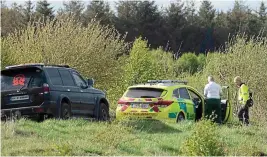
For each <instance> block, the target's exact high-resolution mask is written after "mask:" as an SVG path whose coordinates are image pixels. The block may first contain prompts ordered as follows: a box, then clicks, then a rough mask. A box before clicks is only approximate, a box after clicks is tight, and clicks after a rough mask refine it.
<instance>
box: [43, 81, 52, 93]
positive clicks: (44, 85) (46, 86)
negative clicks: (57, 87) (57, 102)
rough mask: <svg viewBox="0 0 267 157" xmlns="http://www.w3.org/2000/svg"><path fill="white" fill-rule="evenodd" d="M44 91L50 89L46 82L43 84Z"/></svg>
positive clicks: (46, 91)
mask: <svg viewBox="0 0 267 157" xmlns="http://www.w3.org/2000/svg"><path fill="white" fill-rule="evenodd" d="M43 89H44V93H45V94H47V93H49V91H50V88H49V85H48V84H47V83H44V84H43Z"/></svg>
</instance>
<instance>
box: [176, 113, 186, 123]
mask: <svg viewBox="0 0 267 157" xmlns="http://www.w3.org/2000/svg"><path fill="white" fill-rule="evenodd" d="M184 120H185V117H184V114H183V113H182V112H180V113H179V114H178V116H177V119H176V122H177V123H179V122H182V121H184Z"/></svg>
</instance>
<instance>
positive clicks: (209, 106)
mask: <svg viewBox="0 0 267 157" xmlns="http://www.w3.org/2000/svg"><path fill="white" fill-rule="evenodd" d="M213 112H214V113H213ZM204 113H205V117H206V118H208V119H212V121H215V122H217V123H219V124H221V123H222V108H221V100H220V99H206V103H205V112H204Z"/></svg>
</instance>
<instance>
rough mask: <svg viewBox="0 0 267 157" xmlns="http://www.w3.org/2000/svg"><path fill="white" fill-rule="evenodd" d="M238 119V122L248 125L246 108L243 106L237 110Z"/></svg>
mask: <svg viewBox="0 0 267 157" xmlns="http://www.w3.org/2000/svg"><path fill="white" fill-rule="evenodd" d="M238 118H239V121H240V122H242V123H244V124H249V113H248V107H246V106H243V107H242V108H241V109H239V111H238Z"/></svg>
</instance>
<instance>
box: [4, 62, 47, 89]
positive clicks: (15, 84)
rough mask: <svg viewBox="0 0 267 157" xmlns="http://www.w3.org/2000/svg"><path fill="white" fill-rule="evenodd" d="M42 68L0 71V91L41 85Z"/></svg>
mask: <svg viewBox="0 0 267 157" xmlns="http://www.w3.org/2000/svg"><path fill="white" fill-rule="evenodd" d="M42 85H43V80H42V70H41V69H39V68H36V67H30V68H19V69H10V70H3V71H1V91H3V90H19V89H22V88H27V87H28V88H34V87H42Z"/></svg>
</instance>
